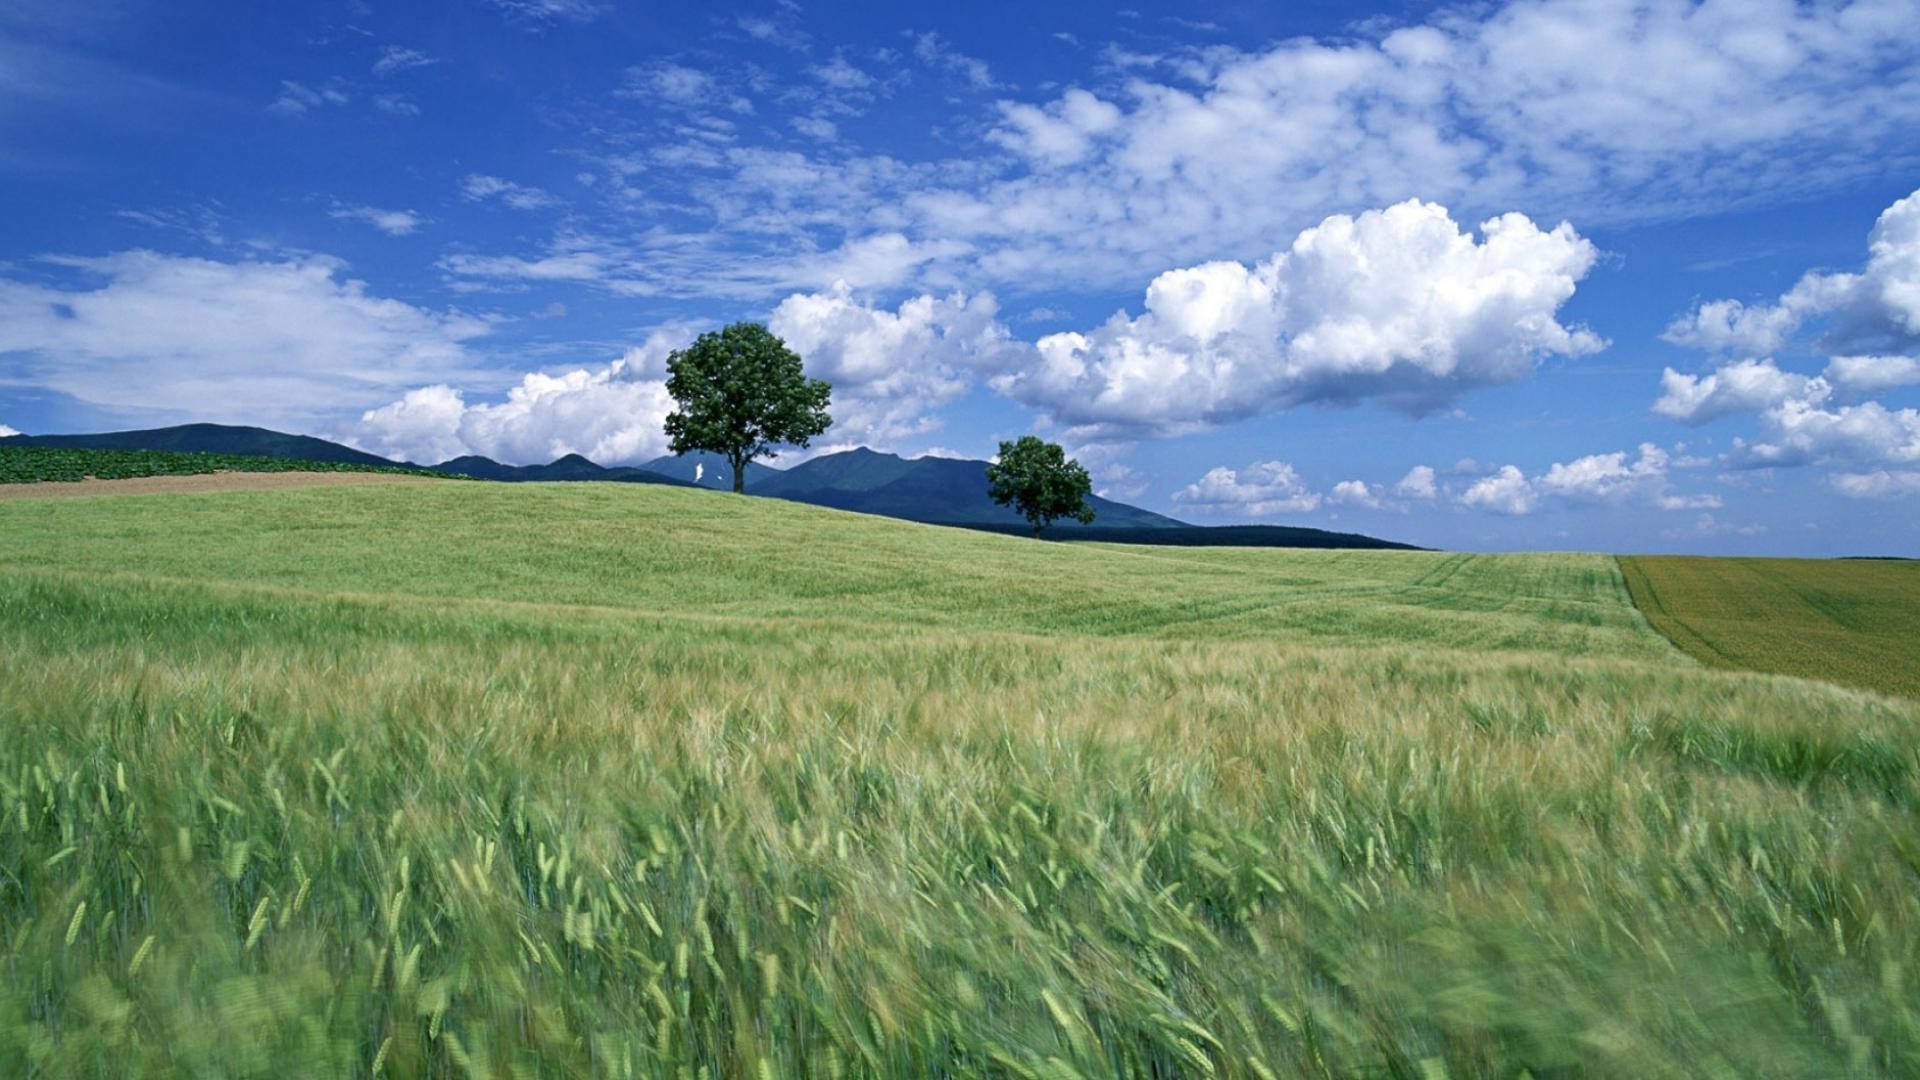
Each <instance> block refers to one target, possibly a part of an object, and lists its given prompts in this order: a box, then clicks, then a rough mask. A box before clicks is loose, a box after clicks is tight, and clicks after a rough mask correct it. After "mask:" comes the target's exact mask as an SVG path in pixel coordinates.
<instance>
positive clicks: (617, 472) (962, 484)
mask: <svg viewBox="0 0 1920 1080" xmlns="http://www.w3.org/2000/svg"><path fill="white" fill-rule="evenodd" d="M8 445H14V446H41V447H66V448H70V449H96V450H164V451H169V452H173V453H201V454H238V455H248V456H253V457H266V458H289V459H297V460H301V461H317V462H325V463H338V464H344V465H357V466H404V467H408V468H422V467H423V466H416V465H413V464H412V463H410V462H398V461H393V460H391V459H388V458H383V457H380V456H378V455H375V454H369V453H367V452H365V451H362V450H355V449H353V448H352V447H349V446H342V445H340V444H339V443H335V442H328V441H327V440H325V439H316V438H314V437H312V436H309V435H288V434H285V433H283V432H279V431H270V430H268V429H266V428H257V427H234V426H229V425H225V424H185V425H182V426H180V427H170V428H153V429H149V430H145V431H112V432H105V433H102V434H97V435H14V436H9V437H6V438H0V446H8ZM424 468H426V469H428V470H430V471H432V472H438V473H445V474H449V475H454V476H467V477H473V478H475V479H479V480H495V481H500V482H503V483H527V482H532V481H547V482H552V481H563V482H564V481H576V480H592V481H602V482H609V481H610V482H614V483H627V484H666V485H671V486H675V487H692V486H697V487H703V488H712V489H716V490H722V491H725V490H731V489H732V487H733V480H732V474H731V469H730V468H729V466H728V464H727V462H726V460H725V459H724V458H721V457H719V456H718V455H715V454H682V455H679V456H674V457H662V458H655V459H654V460H652V461H649V462H647V463H646V464H644V465H641V466H637V467H636V466H614V467H612V468H608V467H605V466H601V465H598V464H596V463H594V462H592V461H589V460H588V459H586V458H585V457H582V456H581V455H579V454H568V455H567V456H565V457H563V458H560V459H559V460H557V461H554V462H550V463H549V464H546V465H504V464H501V463H500V462H498V461H494V460H493V459H491V458H485V457H480V456H477V455H469V456H466V457H457V458H454V459H453V460H451V461H443V462H441V463H440V464H438V465H430V466H424ZM986 473H987V463H986V462H984V461H967V460H959V459H955V458H938V457H922V458H912V459H908V458H903V457H900V456H899V455H897V454H883V453H880V452H878V451H875V450H868V449H866V448H864V447H862V448H860V449H856V450H846V451H842V452H840V453H837V454H822V455H821V456H819V457H816V458H811V459H809V460H807V461H803V462H801V463H800V464H798V465H795V466H793V467H792V468H790V469H778V468H775V467H773V466H771V465H765V464H762V463H759V462H755V463H754V464H753V465H751V466H749V467H748V469H747V493H748V494H750V495H764V496H767V497H770V498H776V499H789V500H792V501H794V502H803V503H811V504H812V505H814V506H825V507H830V508H832V509H835V510H851V511H854V512H856V513H862V514H877V515H880V516H882V517H893V518H904V519H906V520H908V521H922V522H926V523H928V524H931V525H957V526H962V527H965V528H973V529H986V530H989V531H993V532H1003V533H1008V534H1012V535H1027V534H1028V533H1029V532H1030V531H1031V530H1030V529H1029V528H1028V526H1027V523H1026V522H1025V521H1024V520H1023V519H1021V517H1020V516H1019V515H1018V514H1016V513H1014V512H1013V511H1012V510H1010V509H1008V508H1006V507H1004V506H1000V505H997V504H996V503H994V501H993V500H992V499H990V498H988V497H987V476H986ZM1091 504H1092V506H1093V510H1094V514H1095V517H1094V521H1093V524H1091V525H1081V524H1080V523H1079V522H1077V521H1062V522H1056V523H1055V524H1054V526H1053V528H1052V529H1050V530H1049V536H1051V537H1052V538H1055V539H1062V540H1067V539H1071V540H1076V541H1105V542H1108V543H1120V544H1171V545H1178V546H1182V547H1309V548H1411V547H1412V545H1410V544H1400V543H1395V542H1393V541H1390V540H1380V539H1377V538H1375V537H1371V536H1362V535H1360V534H1358V533H1340V532H1329V531H1327V530H1325V529H1306V528H1297V527H1293V526H1284V525H1224V526H1211V527H1202V526H1197V525H1190V524H1188V523H1186V522H1184V521H1176V520H1174V519H1173V518H1170V517H1167V516H1166V515H1164V514H1156V513H1154V512H1153V511H1151V510H1142V509H1140V508H1139V507H1137V506H1128V505H1127V504H1125V503H1119V502H1114V501H1112V500H1110V499H1102V498H1098V497H1095V498H1093V499H1092V500H1091Z"/></svg>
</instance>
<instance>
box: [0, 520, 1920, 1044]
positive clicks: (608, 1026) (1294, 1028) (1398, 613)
mask: <svg viewBox="0 0 1920 1080" xmlns="http://www.w3.org/2000/svg"><path fill="white" fill-rule="evenodd" d="M0 533H4V535H5V536H6V537H7V557H6V560H5V561H4V562H3V563H0V724H4V726H5V729H6V730H7V732H8V733H9V736H8V738H7V739H6V740H4V741H0V942H3V943H4V944H3V946H0V947H3V948H4V952H3V953H0V971H4V973H5V979H4V983H0V1060H12V1061H15V1062H17V1063H20V1065H19V1066H18V1069H19V1071H23V1072H26V1073H29V1074H35V1073H37V1074H44V1075H75V1074H79V1075H88V1074H92V1075H127V1074H154V1073H186V1074H216V1073H217V1074H223V1075H301V1074H360V1075H367V1074H369V1073H378V1074H381V1075H391V1076H422V1075H583V1076H584V1075H596V1076H597V1075H619V1076H625V1075H640V1076H649V1075H662V1076H681V1075H691V1076H698V1075H702V1074H704V1075H708V1076H714V1077H719V1076H769V1075H771V1076H789V1075H792V1076H798V1075H819V1076H831V1075H885V1076H926V1075H978V1074H988V1075H995V1074H998V1075H1010V1076H1011V1075H1020V1076H1069V1075H1081V1076H1096V1075H1114V1074H1124V1075H1158V1076H1171V1075H1209V1074H1212V1075H1224V1076H1262V1075H1273V1076H1290V1075H1335V1076H1347V1075H1405V1076H1426V1075H1441V1074H1445V1075H1454V1076H1472V1075H1500V1076H1507V1075H1518V1074H1520V1073H1521V1072H1522V1071H1523V1070H1524V1071H1529V1072H1531V1073H1532V1074H1533V1075H1536V1076H1541V1075H1572V1074H1582V1075H1587V1074H1592V1075H1616V1076H1662V1075H1666V1076H1695V1075H1715V1074H1719V1075H1729V1076H1735V1075H1737V1076H1829V1075H1844V1074H1848V1073H1850V1072H1851V1073H1857V1074H1874V1073H1880V1074H1888V1075H1900V1074H1911V1073H1913V1072H1914V1071H1915V1070H1916V1069H1920V1012H1917V1011H1916V1009H1915V1008H1914V1006H1913V1004H1912V1003H1913V1002H1914V1000H1915V999H1916V998H1915V994H1914V987H1913V985H1912V984H1913V981H1914V978H1915V964H1916V962H1917V961H1920V891H1917V890H1916V889H1915V888H1914V885H1915V880H1914V879H1915V871H1916V868H1920V829H1917V828H1916V825H1915V821H1914V815H1913V810H1914V806H1915V801H1916V796H1917V795H1920V779H1917V778H1916V770H1917V769H1920V760H1916V757H1915V753H1914V750H1913V746H1914V741H1913V733H1914V727H1915V724H1916V721H1920V708H1917V707H1915V706H1913V705H1910V704H1906V703H1902V702H1899V701H1896V700H1893V699H1888V698H1880V697H1875V696H1871V695H1864V694H1859V693H1854V692H1851V691H1847V690H1843V689H1839V688H1835V687H1830V686H1825V685H1821V684H1817V683H1811V682H1804V681H1799V680H1793V679H1782V678H1775V677H1760V676H1753V675H1747V674H1742V673H1738V672H1720V671H1712V670H1707V669H1705V668H1702V667H1701V666H1699V665H1697V664H1695V663H1694V662H1693V661H1691V660H1690V659H1688V658H1687V657H1685V656H1684V655H1682V654H1681V653H1679V652H1678V651H1676V650H1674V649H1673V648H1672V647H1671V646H1670V645H1669V644H1668V643H1667V642H1666V641H1665V640H1663V639H1662V638H1660V637H1659V636H1658V635H1657V634H1655V633H1653V632H1652V631H1651V630H1650V629H1649V628H1648V626H1647V624H1646V622H1645V621H1644V620H1643V619H1642V618H1641V617H1640V616H1639V614H1638V613H1637V612H1636V611H1635V610H1634V609H1633V607H1632V605H1631V604H1630V602H1629V600H1628V597H1627V592H1626V586H1625V583H1624V582H1623V581H1622V579H1621V577H1620V574H1619V572H1618V570H1617V568H1616V566H1615V564H1614V562H1613V561H1612V560H1611V559H1608V558H1604V557H1594V556H1578V555H1558V556H1492V557H1468V556H1457V555H1443V554H1436V553H1424V552H1326V551H1313V552H1301V551H1295V552H1272V551H1253V550H1219V549H1205V550H1201V549H1179V550H1171V551H1170V550H1165V549H1155V550H1151V551H1142V550H1141V549H1137V548H1121V547H1110V548H1109V547H1102V546H1099V545H1076V546H1072V547H1068V546H1064V545H1051V544H1039V543H1032V542H1028V541H1021V540H1015V539H1010V538H1004V537H997V536H991V535H984V534H980V533H973V532H961V531H948V530H938V529H933V528H929V527H924V526H917V525H912V524H908V523H903V522H893V521H885V520H880V519H872V518H860V517H854V516H849V515H840V514H835V513H832V512H829V511H822V510H816V509H812V508H808V507H804V506H796V505H792V504H785V503H779V502H774V501H770V500H758V499H736V498H731V497H728V496H724V495H716V494H713V493H708V492H695V491H681V490H676V489H664V488H630V487H624V486H614V485H584V484H583V485H565V486H560V485H553V486H546V485H532V486H516V487H512V488H507V487H495V486H493V485H459V486H458V487H455V486H453V485H447V486H444V487H443V486H440V485H433V486H422V487H416V488H410V489H408V490H406V491H404V492H402V491H399V490H396V489H390V488H387V487H385V486H374V487H363V488H354V489H324V488H322V489H309V490H302V491H290V492H273V493H245V494H240V493H229V494H203V495H183V496H127V497H120V498H116V499H111V500H109V499H72V500H63V501H59V502H54V501H38V500H32V501H25V502H14V503H11V504H4V505H0Z"/></svg>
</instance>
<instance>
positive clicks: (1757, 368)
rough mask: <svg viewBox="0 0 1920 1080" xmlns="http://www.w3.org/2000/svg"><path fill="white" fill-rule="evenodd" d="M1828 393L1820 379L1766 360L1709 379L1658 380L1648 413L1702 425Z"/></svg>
mask: <svg viewBox="0 0 1920 1080" xmlns="http://www.w3.org/2000/svg"><path fill="white" fill-rule="evenodd" d="M1829 392H1830V388H1829V387H1828V385H1827V383H1826V382H1825V381H1824V380H1822V379H1817V378H1808V377H1807V376H1805V375H1796V374H1794V373H1793V372H1790V371H1781V370H1780V369H1779V368H1778V367H1776V366H1775V365H1774V362H1773V361H1772V360H1738V361H1735V362H1733V363H1731V364H1727V365H1725V366H1723V367H1721V368H1720V369H1719V370H1718V371H1715V372H1713V373H1712V374H1709V375H1704V376H1703V375H1682V374H1681V373H1679V372H1677V371H1675V370H1673V369H1672V368H1668V369H1666V371H1665V373H1664V374H1662V375H1661V376H1660V397H1659V398H1658V399H1657V400H1656V401H1654V403H1653V411H1654V412H1656V413H1658V414H1660V415H1661V416H1666V417H1671V418H1672V419H1675V420H1678V421H1680V422H1681V423H1684V424H1693V425H1698V424H1704V423H1706V422H1707V421H1709V420H1713V419H1715V418H1717V417H1721V416H1726V415H1728V414H1731V413H1753V412H1759V411H1761V410H1763V409H1770V408H1773V407H1775V406H1777V405H1780V404H1781V403H1783V402H1786V401H1789V400H1812V401H1819V400H1822V399H1824V398H1825V397H1827V395H1828V393H1829Z"/></svg>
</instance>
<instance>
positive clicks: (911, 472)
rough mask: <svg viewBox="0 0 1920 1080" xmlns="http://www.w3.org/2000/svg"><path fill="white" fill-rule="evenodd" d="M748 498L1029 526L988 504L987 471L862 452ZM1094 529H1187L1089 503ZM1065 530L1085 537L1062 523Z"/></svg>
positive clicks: (837, 457)
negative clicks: (1095, 527) (1098, 527)
mask: <svg viewBox="0 0 1920 1080" xmlns="http://www.w3.org/2000/svg"><path fill="white" fill-rule="evenodd" d="M747 492H748V494H751V495H770V496H772V497H774V498H776V499H792V500H793V501H795V502H804V503H812V504H814V505H815V506H830V507H833V508H835V509H838V510H856V511H859V512H860V513H863V514H880V515H882V516H885V517H897V518H906V519H907V520H909V521H926V522H932V523H935V524H942V525H1017V526H1021V527H1025V520H1024V519H1023V518H1021V517H1020V515H1019V514H1016V513H1014V512H1013V511H1012V510H1011V509H1009V508H1007V507H1004V506H1000V505H999V504H997V503H995V502H994V501H993V500H992V499H990V498H988V497H987V463H986V462H984V461H962V460H959V459H955V458H940V457H923V458H913V459H911V460H909V459H907V458H902V457H899V456H897V455H894V454H882V453H879V452H878V451H874V450H868V449H865V448H861V449H858V450H847V451H843V452H841V453H838V454H823V455H821V456H820V457H817V458H812V459H810V460H807V461H804V462H802V463H800V464H799V465H795V466H794V467H793V468H791V469H788V470H786V471H785V472H781V473H776V474H775V475H772V476H768V477H757V476H755V475H754V474H753V473H752V472H749V473H748V474H747ZM1088 505H1090V506H1092V507H1093V511H1094V515H1095V517H1094V524H1095V525H1096V526H1105V527H1109V528H1124V529H1187V528H1192V527H1193V526H1191V525H1188V524H1187V523H1185V522H1183V521H1175V520H1174V519H1172V518H1170V517H1166V516H1164V515H1161V514H1156V513H1153V512H1152V511H1150V510H1142V509H1140V508H1139V507H1137V506H1128V505H1126V504H1125V503H1117V502H1113V501H1112V500H1109V499H1102V498H1099V497H1098V496H1095V497H1092V498H1090V499H1088ZM1054 527H1055V528H1057V529H1081V528H1085V527H1086V526H1083V525H1081V524H1080V523H1079V522H1077V521H1061V522H1056V523H1055V525H1054Z"/></svg>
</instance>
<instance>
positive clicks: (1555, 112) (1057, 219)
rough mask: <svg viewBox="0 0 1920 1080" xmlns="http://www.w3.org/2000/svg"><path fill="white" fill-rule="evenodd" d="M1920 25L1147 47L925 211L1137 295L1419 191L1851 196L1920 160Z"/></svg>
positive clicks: (1020, 107)
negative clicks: (1851, 182) (1850, 183)
mask: <svg viewBox="0 0 1920 1080" xmlns="http://www.w3.org/2000/svg"><path fill="white" fill-rule="evenodd" d="M1917 20H1920V11H1917V10H1916V8H1915V5H1914V4H1913V3H1911V2H1910V0H1888V2H1884V3H1855V4H1844V5H1842V4H1832V5H1828V4H1820V5H1809V4H1803V5H1785V4H1771V5H1767V6H1766V7H1765V8H1764V10H1763V11H1760V12H1756V11H1755V9H1753V8H1752V7H1751V6H1750V5H1744V4H1734V3H1718V2H1709V3H1693V4H1682V3H1663V2H1622V3H1594V2H1586V0H1566V2H1561V0H1539V2H1520V3H1506V4H1498V5H1487V6H1484V7H1476V8H1462V7H1458V6H1448V7H1443V8H1441V9H1439V10H1438V11H1436V12H1435V13H1434V14H1433V15H1431V16H1430V17H1429V18H1428V19H1427V21H1426V24H1425V25H1412V26H1400V27H1397V28H1387V29H1383V30H1381V31H1379V32H1377V33H1365V32H1363V33H1361V34H1358V35H1342V36H1340V37H1339V38H1337V39H1326V40H1315V39H1310V38H1304V37H1294V38H1289V39H1287V40H1285V41H1282V42H1280V43H1277V44H1275V45H1273V46H1271V47H1268V48H1263V49H1255V50H1240V49H1233V48H1216V49H1208V50H1203V51H1187V52H1182V53H1178V54H1174V55H1166V56H1154V55H1144V54H1132V55H1128V56H1127V57H1125V59H1124V63H1123V64H1122V65H1118V66H1120V67H1121V69H1122V70H1121V73H1120V74H1119V75H1118V76H1116V78H1115V80H1114V85H1113V86H1111V87H1101V88H1098V89H1099V91H1100V92H1099V94H1098V95H1095V94H1093V93H1092V92H1091V91H1090V90H1088V89H1086V88H1079V87H1074V88H1067V89H1063V90H1060V91H1058V92H1057V93H1056V94H1054V95H1053V96H1052V97H1051V98H1050V99H1043V100H1039V101H1032V102H1021V103H1012V104H1007V105H1002V106H1000V123H999V124H998V125H996V126H995V127H994V128H993V129H992V135H991V137H992V139H993V140H994V141H995V142H996V143H998V144H999V145H1001V146H1002V147H1005V148H1007V149H1008V150H1010V151H1011V152H1013V153H1014V154H1016V155H1017V156H1018V163H1019V166H1020V169H1019V170H1018V171H1016V172H1015V174H1014V175H1011V176H1007V177H1004V178H998V179H996V180H995V181H994V182H992V183H987V184H978V185H973V186H970V187H962V186H960V185H955V186H954V190H952V191H942V192H938V193H931V194H926V195H924V196H922V197H918V198H916V199H914V200H913V202H912V204H911V205H913V206H914V207H915V208H916V209H918V210H920V211H922V212H923V215H924V226H925V228H926V229H927V230H929V232H930V233H932V234H935V235H940V236H945V237H958V238H963V239H967V240H970V241H974V242H976V243H977V244H979V245H981V246H991V247H994V248H997V249H1001V250H1013V251H1018V252H1020V253H1021V258H1019V259H1017V260H1016V259H1014V258H1008V259H1006V260H1004V261H1003V260H988V261H987V263H986V265H987V267H988V268H989V269H995V268H998V267H1002V266H1009V265H1014V264H1015V263H1016V262H1017V263H1018V264H1020V265H1025V266H1030V267H1031V268H1032V270H1033V271H1034V272H1036V273H1042V274H1057V275H1058V276H1059V277H1060V279H1062V280H1086V279H1088V278H1095V279H1098V280H1101V281H1113V282H1117V281H1119V280H1124V279H1125V278H1126V277H1127V275H1129V274H1130V273H1131V272H1132V268H1133V267H1135V266H1137V265H1138V264H1139V261H1140V260H1141V258H1143V257H1148V258H1166V257H1167V256H1168V255H1169V254H1171V255H1172V257H1173V258H1174V259H1176V260H1182V261H1194V260H1198V259H1201V258H1207V257H1211V256H1213V255H1215V254H1217V253H1220V252H1233V253H1238V254H1239V255H1240V256H1241V257H1243V258H1245V257H1248V256H1251V255H1255V254H1257V253H1258V252H1259V251H1260V250H1261V249H1260V248H1259V247H1255V246H1253V245H1256V244H1261V243H1265V244H1267V245H1271V244H1273V243H1274V242H1275V241H1277V240H1278V239H1280V238H1281V237H1284V236H1286V235H1288V234H1289V233H1290V232H1291V231H1293V230H1296V229H1298V228H1300V227H1301V226H1302V225H1303V224H1305V223H1308V222H1311V221H1312V220H1315V219H1316V218H1318V217H1320V216H1322V215H1324V214H1326V213H1327V212H1329V211H1331V210H1335V209H1340V208H1342V207H1345V206H1352V205H1384V204H1387V203H1391V202H1395V201H1398V200H1400V199H1404V198H1407V197H1409V196H1412V195H1419V196H1422V197H1425V198H1436V199H1440V200H1442V201H1451V202H1454V203H1456V204H1458V203H1465V202H1469V201H1470V202H1471V203H1472V204H1473V205H1474V206H1476V207H1477V208H1481V209H1485V208H1490V207H1494V206H1499V205H1503V204H1504V205H1513V204H1515V203H1517V202H1519V201H1520V200H1523V199H1524V200H1526V201H1527V203H1528V205H1533V206H1546V207H1550V208H1552V210H1553V211H1554V212H1556V213H1562V214H1572V215H1575V216H1577V217H1579V218H1580V219H1581V220H1583V221H1587V222H1593V221H1602V220H1620V219H1633V218H1644V217H1647V216H1663V215H1673V214H1677V213H1685V212H1688V211H1691V210H1694V209H1721V208H1723V207H1724V206H1725V205H1726V204H1727V203H1728V202H1730V201H1734V200H1739V199H1746V200H1754V199H1756V198H1765V197H1767V196H1775V197H1778V196H1780V195H1783V194H1788V195H1791V194H1798V193H1803V192H1808V191H1814V190H1831V189H1832V188H1833V187H1834V186H1836V185H1837V184H1839V183H1843V182H1845V181H1846V180H1848V179H1858V178H1861V177H1879V176H1884V175H1888V174H1889V171H1890V170H1898V169H1900V168H1903V167H1907V166H1910V164H1911V163H1912V162H1913V161H1914V160H1915V156H1916V155H1915V153H1914V150H1913V147H1912V145H1911V141H1910V140H1908V139H1907V138H1906V135H1905V133H1906V132H1908V131H1910V130H1912V128H1913V127H1914V126H1915V125H1916V124H1920V94H1916V93H1915V88H1916V85H1920V50H1916V49H1915V48H1914V47H1913V42H1912V35H1911V29H1912V26H1913V25H1914V23H1915V22H1916V21H1917ZM1650 58H1657V59H1650ZM1102 104H1104V105H1105V106H1108V107H1110V108H1111V110H1112V111H1109V110H1108V108H1103V107H1100V106H1101V105H1102ZM1869 147H1871V148H1874V149H1867V148H1869ZM1889 158H1892V159H1893V160H1898V161H1900V162H1903V163H1907V164H1906V165H1902V166H1894V165H1892V164H1891V162H1890V160H1889ZM1069 162H1070V163H1072V164H1073V165H1074V167H1073V168H1070V169H1069V168H1062V165H1063V164H1064V163H1069ZM1028 253H1034V257H1033V258H1032V261H1030V262H1029V261H1028V260H1027V258H1026V256H1027V254H1028Z"/></svg>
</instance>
